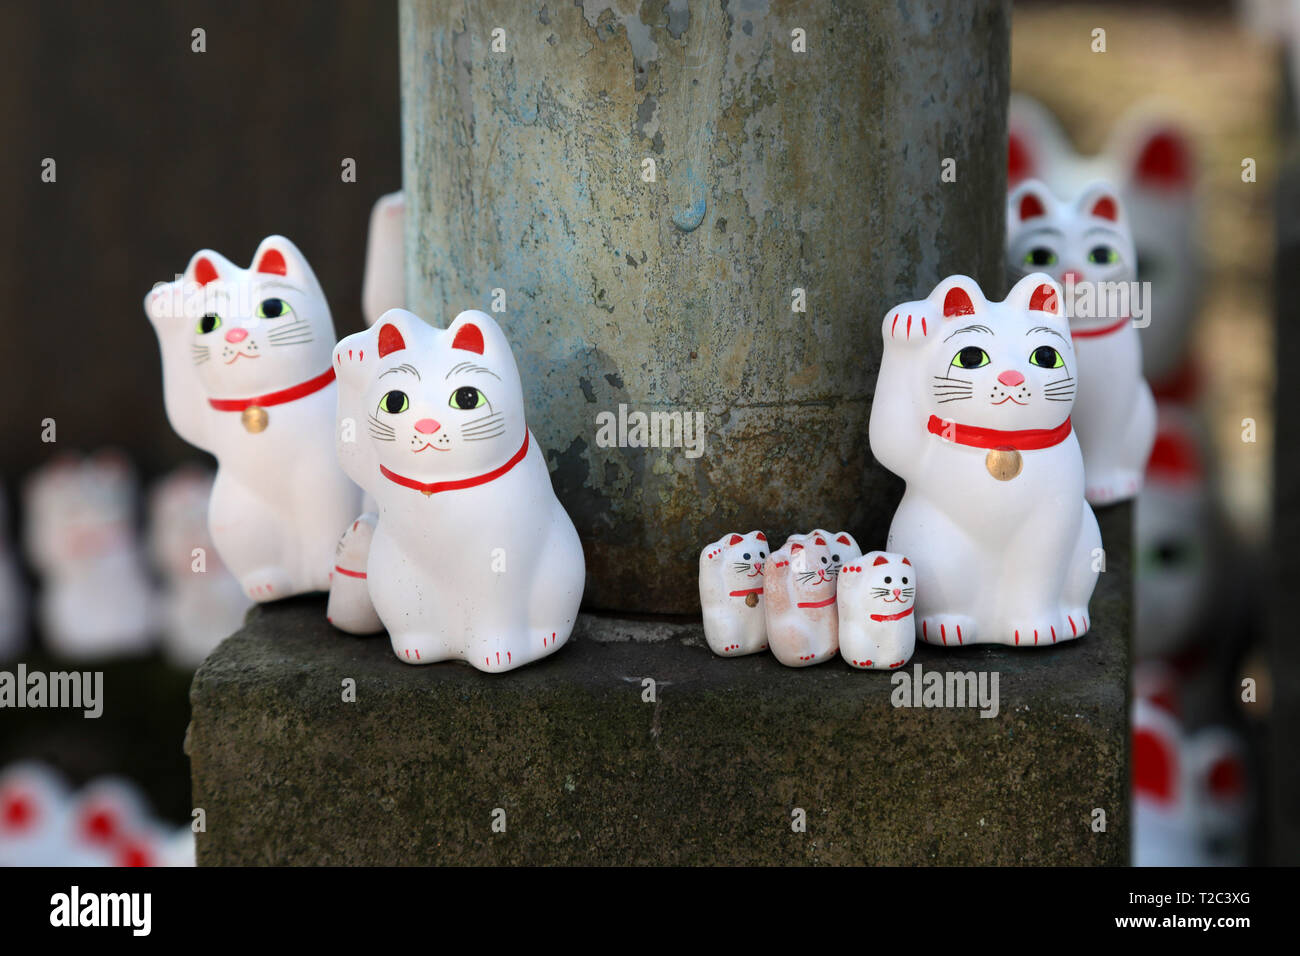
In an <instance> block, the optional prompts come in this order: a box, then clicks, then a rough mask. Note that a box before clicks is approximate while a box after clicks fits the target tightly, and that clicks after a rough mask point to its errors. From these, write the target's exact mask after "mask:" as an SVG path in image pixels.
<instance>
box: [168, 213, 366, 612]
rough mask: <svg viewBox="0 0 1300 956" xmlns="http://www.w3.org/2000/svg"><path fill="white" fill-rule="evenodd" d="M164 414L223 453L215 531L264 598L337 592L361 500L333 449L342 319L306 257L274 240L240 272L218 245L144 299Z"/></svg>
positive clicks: (197, 441) (230, 560)
mask: <svg viewBox="0 0 1300 956" xmlns="http://www.w3.org/2000/svg"><path fill="white" fill-rule="evenodd" d="M145 311H146V312H147V313H148V314H149V318H150V320H151V321H152V322H153V324H154V329H155V331H156V332H157V334H158V344H159V346H160V348H161V350H162V356H163V390H164V397H165V401H166V406H167V417H168V418H169V419H170V420H171V423H172V427H173V428H175V429H176V432H177V434H179V435H180V436H181V437H182V438H184V439H185V440H186V441H188V442H189V443H190V444H192V445H195V446H197V447H198V448H202V449H203V450H205V451H208V452H211V453H212V454H213V455H215V456H216V458H217V464H218V467H217V480H216V483H215V485H214V486H213V490H212V503H211V509H210V513H209V527H210V529H211V532H212V540H213V541H214V542H215V543H216V546H217V550H218V551H219V552H220V554H221V558H222V560H223V561H224V562H225V564H226V566H227V567H228V568H230V570H231V571H232V572H233V573H234V575H235V577H236V578H237V579H238V580H239V583H240V585H241V586H242V587H243V589H244V593H245V594H247V595H248V596H249V597H250V598H252V599H253V600H254V601H273V600H276V599H278V598H284V597H289V596H290V595H294V594H301V593H303V592H307V591H324V590H327V589H328V588H329V576H330V569H331V568H333V567H334V547H335V545H336V544H337V542H338V535H339V529H340V528H343V527H345V526H347V524H348V523H349V522H351V521H352V519H353V518H355V517H356V516H357V512H358V511H359V510H360V509H359V505H360V502H361V492H360V491H359V490H358V489H357V488H356V486H355V485H353V484H352V482H350V481H349V480H348V479H347V477H346V476H345V475H344V474H343V472H342V471H340V470H339V466H338V462H337V460H336V458H335V454H334V439H333V436H332V435H331V429H332V428H333V427H334V412H335V405H336V397H335V396H336V388H335V384H334V368H333V367H332V365H331V358H332V349H333V346H334V323H333V321H332V320H331V318H330V312H329V306H328V305H326V303H325V295H324V293H323V292H322V291H321V288H320V284H319V283H318V282H317V281H316V276H315V275H314V274H313V273H312V271H311V267H310V266H309V265H308V264H307V260H306V259H304V258H303V256H302V253H300V252H299V251H298V249H297V247H295V246H294V245H293V243H291V242H290V241H289V240H288V239H285V238H284V237H282V236H270V237H268V238H267V239H265V240H263V241H262V244H261V245H260V246H258V248H257V252H256V253H254V255H253V265H252V267H251V268H249V269H241V268H239V267H238V266H236V265H234V264H233V263H231V262H230V261H228V260H227V259H225V258H223V257H222V256H220V255H218V254H217V253H215V252H212V251H211V250H207V249H205V250H203V251H201V252H198V253H196V254H195V255H194V257H193V258H192V259H191V260H190V264H189V267H188V268H187V269H186V270H185V275H184V276H183V277H182V278H181V279H178V280H177V281H176V282H172V283H170V284H166V285H159V286H157V287H155V289H154V290H153V291H152V292H150V293H149V295H148V296H146V297H145Z"/></svg>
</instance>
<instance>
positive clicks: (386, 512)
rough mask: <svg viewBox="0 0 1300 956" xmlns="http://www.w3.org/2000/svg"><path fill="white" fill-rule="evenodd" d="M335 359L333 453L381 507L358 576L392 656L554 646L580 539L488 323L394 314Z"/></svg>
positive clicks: (517, 652) (573, 594) (519, 655)
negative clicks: (438, 325) (444, 324)
mask: <svg viewBox="0 0 1300 956" xmlns="http://www.w3.org/2000/svg"><path fill="white" fill-rule="evenodd" d="M334 362H335V366H336V368H337V369H338V375H339V383H340V394H339V408H338V422H339V425H338V430H337V432H336V434H337V435H338V436H339V439H338V456H339V461H340V462H342V464H343V468H344V470H346V471H347V473H348V474H349V475H351V476H352V477H353V478H354V479H355V480H356V482H357V483H358V484H360V485H361V486H362V487H363V488H365V490H366V491H367V492H368V493H369V494H370V495H372V496H373V497H374V499H375V501H376V502H377V503H378V506H379V517H378V524H377V525H376V527H375V529H374V532H373V538H372V540H371V543H370V548H369V554H368V556H367V559H366V565H365V573H366V578H365V580H366V585H367V589H368V592H369V595H370V600H371V602H372V604H373V605H374V609H375V612H376V613H377V615H378V619H379V620H380V621H382V622H383V624H384V626H385V627H386V628H387V629H388V633H389V637H390V639H391V641H392V645H393V652H394V653H395V654H396V655H397V658H398V660H401V661H403V662H406V663H410V664H429V663H432V662H434V661H440V660H447V659H460V660H465V661H468V662H469V663H470V664H472V665H474V666H475V667H477V668H478V669H480V670H485V671H506V670H510V669H512V668H515V667H519V666H521V665H523V664H527V663H529V662H530V661H535V660H537V659H538V658H541V657H544V656H546V655H547V654H551V653H552V652H554V651H555V650H557V649H558V648H559V647H560V646H561V645H563V644H564V642H565V641H566V640H567V639H568V637H569V633H570V631H571V630H572V629H573V625H574V622H575V621H576V619H577V615H578V605H579V603H580V602H581V600H582V590H583V585H584V583H585V581H586V571H585V567H584V564H583V556H582V545H581V544H580V543H579V541H578V533H577V531H576V530H575V529H574V527H573V522H572V521H571V520H570V519H569V516H568V514H567V513H566V512H565V510H564V508H563V506H562V505H561V504H560V502H559V500H558V499H557V498H556V497H555V491H554V490H553V489H552V487H551V478H550V474H549V472H548V471H547V467H546V461H545V459H544V458H543V456H542V450H541V449H540V448H539V447H538V445H537V442H536V440H535V439H534V438H533V436H532V434H531V433H530V432H529V430H528V426H527V424H526V422H525V420H524V399H523V389H522V387H521V385H520V381H519V371H518V368H517V367H516V365H515V360H514V356H513V354H512V353H511V351H510V343H509V342H507V341H506V337H505V335H504V334H503V333H502V331H501V329H500V328H498V326H497V324H496V322H495V321H493V319H492V318H491V317H490V316H488V315H487V314H485V313H483V312H478V311H468V312H462V313H461V314H460V315H458V316H457V317H456V319H455V321H453V322H452V323H451V325H450V326H449V327H448V328H447V329H446V330H445V331H444V330H440V329H435V328H434V327H433V326H431V325H428V324H426V323H425V322H424V321H423V320H421V319H420V318H418V317H417V316H415V315H412V314H411V313H410V312H406V311H403V310H401V309H393V310H391V311H389V312H387V313H385V314H384V315H383V316H382V317H381V318H380V320H379V321H378V322H377V323H376V324H375V326H374V327H373V328H371V329H369V330H367V331H365V332H358V333H357V334H355V335H350V336H348V337H347V338H345V339H344V340H343V341H342V342H340V343H339V344H338V346H337V347H336V348H335V350H334ZM352 518H355V515H353V516H352V517H350V518H349V519H348V523H349V524H350V523H351V521H352ZM354 570H360V569H359V568H358V569H354ZM343 577H345V576H342V575H338V574H336V575H335V578H334V580H335V582H336V583H339V582H340V581H341V579H342V578H343Z"/></svg>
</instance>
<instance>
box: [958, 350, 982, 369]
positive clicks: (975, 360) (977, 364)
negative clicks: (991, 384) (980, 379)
mask: <svg viewBox="0 0 1300 956" xmlns="http://www.w3.org/2000/svg"><path fill="white" fill-rule="evenodd" d="M989 361H990V359H989V353H988V352H985V351H984V350H983V349H982V348H980V347H979V346H976V345H968V346H966V347H965V348H964V349H962V350H961V351H960V352H958V353H957V354H956V355H954V356H953V359H952V367H953V368H965V369H971V368H983V367H984V366H985V365H988V364H989Z"/></svg>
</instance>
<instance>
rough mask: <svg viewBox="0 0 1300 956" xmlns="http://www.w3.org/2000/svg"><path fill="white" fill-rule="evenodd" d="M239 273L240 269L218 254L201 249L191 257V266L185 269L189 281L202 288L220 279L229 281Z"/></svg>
mask: <svg viewBox="0 0 1300 956" xmlns="http://www.w3.org/2000/svg"><path fill="white" fill-rule="evenodd" d="M237 272H239V267H238V266H236V265H235V264H234V263H233V262H231V261H230V260H229V259H227V258H226V257H225V256H223V255H221V254H220V253H218V252H213V251H212V250H211V249H200V250H199V251H198V252H196V253H194V255H193V256H191V257H190V264H189V265H188V266H186V267H185V278H186V280H187V281H189V282H191V283H193V284H194V285H196V286H199V287H200V288H202V287H203V286H206V285H207V284H208V283H209V282H215V281H217V280H218V279H229V278H230V277H231V276H233V275H234V274H235V273H237Z"/></svg>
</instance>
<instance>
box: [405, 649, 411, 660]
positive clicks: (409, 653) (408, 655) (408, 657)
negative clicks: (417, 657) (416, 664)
mask: <svg viewBox="0 0 1300 956" xmlns="http://www.w3.org/2000/svg"><path fill="white" fill-rule="evenodd" d="M406 659H407V660H408V661H409V660H410V659H411V649H410V648H409V647H408V648H407V649H406Z"/></svg>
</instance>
